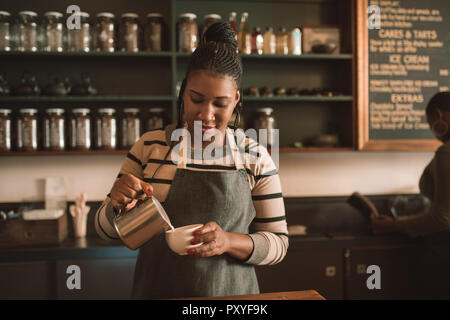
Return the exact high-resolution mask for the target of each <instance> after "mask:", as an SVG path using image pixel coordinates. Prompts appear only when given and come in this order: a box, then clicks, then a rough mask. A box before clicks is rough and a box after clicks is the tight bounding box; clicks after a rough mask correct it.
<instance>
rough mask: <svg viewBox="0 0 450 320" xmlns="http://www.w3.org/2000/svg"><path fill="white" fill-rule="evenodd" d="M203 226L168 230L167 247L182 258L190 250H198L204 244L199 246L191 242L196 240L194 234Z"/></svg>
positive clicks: (193, 225) (192, 225)
mask: <svg viewBox="0 0 450 320" xmlns="http://www.w3.org/2000/svg"><path fill="white" fill-rule="evenodd" d="M202 226H203V224H191V225H188V226H184V227H179V228H176V229H173V230H172V229H170V230H167V231H166V242H167V245H168V246H169V248H170V249H171V250H172V251H173V252H175V253H177V254H179V255H181V256H183V255H186V254H187V251H188V250H189V249H192V248H196V247H198V246H201V245H202V244H203V242H202V243H198V244H191V241H192V240H193V239H194V234H193V232H194V231H195V230H197V229H198V228H200V227H202Z"/></svg>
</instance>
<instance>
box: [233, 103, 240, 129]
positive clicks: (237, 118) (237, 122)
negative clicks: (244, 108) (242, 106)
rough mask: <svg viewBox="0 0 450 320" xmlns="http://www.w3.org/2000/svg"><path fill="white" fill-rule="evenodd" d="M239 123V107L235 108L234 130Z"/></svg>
mask: <svg viewBox="0 0 450 320" xmlns="http://www.w3.org/2000/svg"><path fill="white" fill-rule="evenodd" d="M240 122H241V111H240V110H239V107H236V118H235V119H234V128H235V129H237V128H238V126H239V123H240Z"/></svg>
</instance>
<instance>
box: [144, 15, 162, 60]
mask: <svg viewBox="0 0 450 320" xmlns="http://www.w3.org/2000/svg"><path fill="white" fill-rule="evenodd" d="M163 36H164V17H163V15H162V14H161V13H149V14H147V22H146V23H145V27H144V50H147V51H162V41H163Z"/></svg>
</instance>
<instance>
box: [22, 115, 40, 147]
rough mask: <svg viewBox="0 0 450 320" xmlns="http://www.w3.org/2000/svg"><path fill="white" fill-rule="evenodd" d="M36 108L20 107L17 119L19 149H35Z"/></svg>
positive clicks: (36, 138)
mask: <svg viewBox="0 0 450 320" xmlns="http://www.w3.org/2000/svg"><path fill="white" fill-rule="evenodd" d="M37 112H38V111H37V109H33V108H28V109H20V110H19V113H20V115H19V117H18V119H17V149H18V150H19V151H37V149H38V128H37V126H38V117H37Z"/></svg>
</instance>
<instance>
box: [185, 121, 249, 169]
mask: <svg viewBox="0 0 450 320" xmlns="http://www.w3.org/2000/svg"><path fill="white" fill-rule="evenodd" d="M225 137H226V138H225V143H228V144H229V146H230V151H231V156H232V158H233V162H234V164H235V166H236V169H237V170H239V169H244V161H243V160H242V157H241V154H240V152H239V148H238V147H237V142H236V139H237V138H236V136H235V135H234V134H233V133H232V132H231V130H230V132H229V130H228V128H227V129H225ZM186 150H187V138H186V135H183V136H182V140H181V142H180V153H179V155H178V164H177V168H179V169H186V162H187V152H186Z"/></svg>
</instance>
